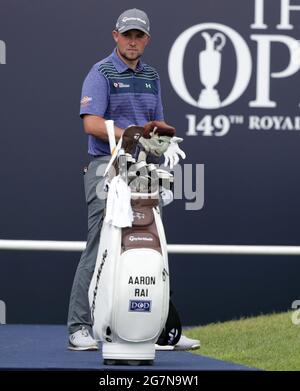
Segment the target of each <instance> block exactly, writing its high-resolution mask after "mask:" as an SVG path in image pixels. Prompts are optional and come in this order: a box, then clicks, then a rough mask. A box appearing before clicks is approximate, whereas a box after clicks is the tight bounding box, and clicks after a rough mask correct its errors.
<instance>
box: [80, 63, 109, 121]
mask: <svg viewBox="0 0 300 391" xmlns="http://www.w3.org/2000/svg"><path fill="white" fill-rule="evenodd" d="M108 95H109V91H108V83H107V80H106V78H105V77H104V76H103V75H102V73H101V72H99V70H98V66H97V65H94V66H93V67H92V69H91V70H90V72H89V73H88V75H87V76H86V78H85V80H84V82H83V86H82V92H81V101H80V116H81V117H82V115H84V114H92V115H99V116H101V117H103V116H104V113H105V112H106V109H107V105H108Z"/></svg>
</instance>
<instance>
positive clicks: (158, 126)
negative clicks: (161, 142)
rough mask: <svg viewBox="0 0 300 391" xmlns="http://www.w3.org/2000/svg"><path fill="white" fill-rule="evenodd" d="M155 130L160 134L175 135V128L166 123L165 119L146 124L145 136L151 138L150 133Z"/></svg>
mask: <svg viewBox="0 0 300 391" xmlns="http://www.w3.org/2000/svg"><path fill="white" fill-rule="evenodd" d="M152 132H155V133H156V134H158V135H159V136H169V137H173V136H174V135H175V132H176V130H175V128H173V126H170V125H168V124H166V123H165V122H164V121H150V122H147V123H146V124H145V125H144V135H143V137H144V138H150V133H152Z"/></svg>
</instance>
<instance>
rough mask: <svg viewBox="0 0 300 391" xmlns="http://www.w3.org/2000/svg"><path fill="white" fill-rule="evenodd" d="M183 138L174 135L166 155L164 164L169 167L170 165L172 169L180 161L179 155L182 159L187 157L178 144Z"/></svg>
mask: <svg viewBox="0 0 300 391" xmlns="http://www.w3.org/2000/svg"><path fill="white" fill-rule="evenodd" d="M182 141H183V139H182V138H181V137H172V138H171V141H170V145H169V147H168V149H167V150H166V152H165V153H164V155H165V162H164V166H165V167H167V166H168V165H169V166H170V169H171V170H172V169H173V167H174V166H176V164H177V163H178V162H179V156H181V158H182V159H185V158H186V155H185V153H184V152H183V150H182V149H180V148H179V146H178V144H179V143H181V142H182Z"/></svg>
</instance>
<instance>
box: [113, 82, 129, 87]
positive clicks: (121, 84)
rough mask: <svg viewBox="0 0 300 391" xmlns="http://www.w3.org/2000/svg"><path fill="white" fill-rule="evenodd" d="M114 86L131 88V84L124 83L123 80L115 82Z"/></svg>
mask: <svg viewBox="0 0 300 391" xmlns="http://www.w3.org/2000/svg"><path fill="white" fill-rule="evenodd" d="M114 87H116V88H130V84H126V83H122V82H114Z"/></svg>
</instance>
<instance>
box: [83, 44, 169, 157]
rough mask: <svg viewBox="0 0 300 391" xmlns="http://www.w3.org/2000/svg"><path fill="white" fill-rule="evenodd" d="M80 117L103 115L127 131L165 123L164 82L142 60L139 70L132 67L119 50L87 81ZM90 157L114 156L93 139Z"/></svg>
mask: <svg viewBox="0 0 300 391" xmlns="http://www.w3.org/2000/svg"><path fill="white" fill-rule="evenodd" d="M80 103H81V105H80V115H81V116H82V115H84V114H93V115H99V116H101V117H103V118H104V119H111V120H114V122H115V125H116V126H117V127H119V128H123V129H125V128H126V127H127V126H129V125H139V126H143V125H145V123H147V122H148V121H154V120H159V121H163V108H162V102H161V92H160V81H159V76H158V73H157V72H156V70H155V69H154V68H152V67H151V66H149V65H147V64H145V63H143V62H142V61H141V60H139V62H138V64H137V67H136V69H135V70H133V69H131V68H129V67H128V65H127V64H125V63H124V62H123V61H122V60H121V59H120V57H119V56H118V55H117V53H116V50H114V51H113V53H112V54H111V55H110V56H108V57H107V58H105V59H104V60H102V61H99V62H97V63H96V64H95V65H94V66H93V67H92V69H91V70H90V72H89V73H88V75H87V77H86V78H85V80H84V83H83V87H82V95H81V102H80ZM88 153H89V154H90V155H110V150H109V144H108V142H105V141H103V140H100V139H99V138H96V137H94V136H92V135H89V140H88Z"/></svg>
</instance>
